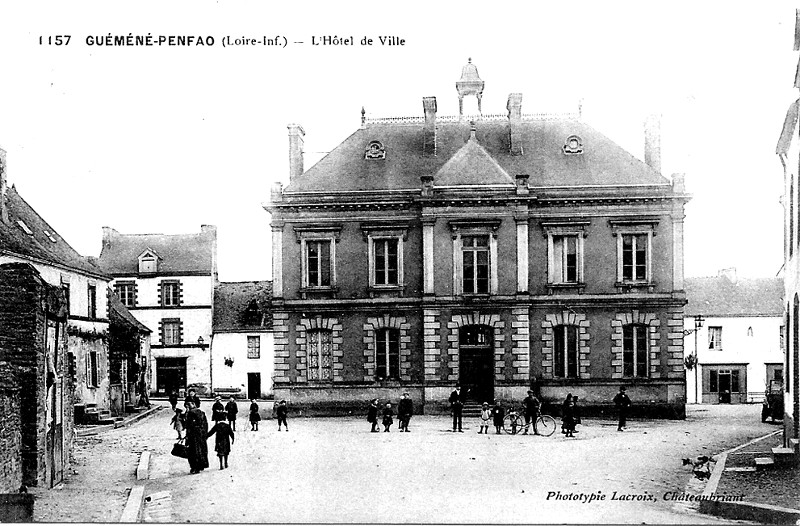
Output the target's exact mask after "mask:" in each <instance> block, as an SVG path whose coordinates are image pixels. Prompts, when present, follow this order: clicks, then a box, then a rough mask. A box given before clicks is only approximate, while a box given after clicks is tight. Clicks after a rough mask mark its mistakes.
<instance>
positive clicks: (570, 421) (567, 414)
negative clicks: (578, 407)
mask: <svg viewBox="0 0 800 526" xmlns="http://www.w3.org/2000/svg"><path fill="white" fill-rule="evenodd" d="M561 426H562V427H563V428H564V434H565V437H566V438H571V437H574V436H575V435H574V434H573V433H574V432H575V402H573V401H572V395H570V396H569V397H567V399H566V400H564V405H563V406H562V416H561Z"/></svg>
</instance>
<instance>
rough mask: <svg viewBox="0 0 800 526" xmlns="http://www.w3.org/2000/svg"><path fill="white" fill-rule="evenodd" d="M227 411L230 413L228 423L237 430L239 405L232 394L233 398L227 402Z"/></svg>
mask: <svg viewBox="0 0 800 526" xmlns="http://www.w3.org/2000/svg"><path fill="white" fill-rule="evenodd" d="M225 413H226V414H227V415H228V424H230V426H231V429H233V430H234V431H236V415H237V414H238V413H239V406H238V405H236V400H235V399H234V398H233V396H231V399H230V400H229V401H228V403H227V404H225Z"/></svg>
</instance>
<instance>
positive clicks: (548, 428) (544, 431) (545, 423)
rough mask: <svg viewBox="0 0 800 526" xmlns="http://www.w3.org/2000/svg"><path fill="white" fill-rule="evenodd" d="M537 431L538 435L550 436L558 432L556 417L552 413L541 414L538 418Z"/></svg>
mask: <svg viewBox="0 0 800 526" xmlns="http://www.w3.org/2000/svg"><path fill="white" fill-rule="evenodd" d="M535 431H536V434H537V435H542V436H543V437H549V436H550V435H552V434H553V433H555V432H556V419H555V418H553V417H552V416H550V415H539V418H537V419H536V427H535Z"/></svg>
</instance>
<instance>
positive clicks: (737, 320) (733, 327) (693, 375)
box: [683, 269, 784, 404]
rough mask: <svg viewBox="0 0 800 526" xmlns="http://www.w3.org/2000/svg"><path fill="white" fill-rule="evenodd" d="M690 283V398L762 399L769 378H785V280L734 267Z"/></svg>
mask: <svg viewBox="0 0 800 526" xmlns="http://www.w3.org/2000/svg"><path fill="white" fill-rule="evenodd" d="M685 286H686V298H687V299H688V301H689V303H688V305H687V306H686V317H685V318H684V329H685V330H684V334H685V336H684V346H683V348H684V355H685V363H686V366H687V371H686V393H687V402H689V403H697V401H698V399H699V401H700V403H710V404H717V403H732V404H737V403H749V402H761V401H763V400H764V390H765V388H766V386H767V382H768V381H770V380H775V379H783V343H784V339H783V334H784V332H783V331H784V328H783V323H784V322H783V307H782V296H783V281H782V280H781V279H780V278H757V279H737V278H736V271H735V269H730V270H727V271H723V272H721V273H720V275H719V276H716V277H704V278H686V282H685Z"/></svg>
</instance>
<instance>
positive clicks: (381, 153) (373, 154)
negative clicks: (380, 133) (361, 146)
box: [364, 141, 386, 159]
mask: <svg viewBox="0 0 800 526" xmlns="http://www.w3.org/2000/svg"><path fill="white" fill-rule="evenodd" d="M364 159H386V148H384V147H383V144H382V143H381V141H370V142H369V144H368V145H367V149H366V152H365V153H364Z"/></svg>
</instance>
